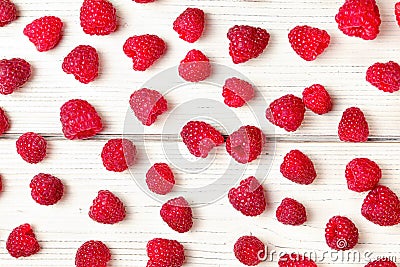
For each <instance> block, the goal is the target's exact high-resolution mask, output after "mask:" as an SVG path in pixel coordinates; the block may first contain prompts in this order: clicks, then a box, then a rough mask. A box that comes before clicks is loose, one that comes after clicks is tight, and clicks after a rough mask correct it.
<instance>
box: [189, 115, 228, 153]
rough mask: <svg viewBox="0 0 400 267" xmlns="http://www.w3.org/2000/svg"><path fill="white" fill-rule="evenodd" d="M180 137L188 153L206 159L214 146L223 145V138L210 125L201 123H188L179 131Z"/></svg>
mask: <svg viewBox="0 0 400 267" xmlns="http://www.w3.org/2000/svg"><path fill="white" fill-rule="evenodd" d="M181 137H182V140H183V142H184V143H185V145H186V147H187V148H188V149H189V152H190V153H191V154H192V155H194V156H196V157H202V158H206V157H207V156H208V153H209V152H210V151H211V150H212V149H213V148H214V147H216V146H219V145H221V144H223V143H224V137H223V136H222V134H221V133H220V132H219V131H217V130H216V129H215V128H214V127H212V126H211V125H210V124H208V123H205V122H203V121H189V122H188V123H186V125H185V126H183V128H182V130H181Z"/></svg>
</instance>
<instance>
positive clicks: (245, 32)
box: [227, 25, 269, 64]
mask: <svg viewBox="0 0 400 267" xmlns="http://www.w3.org/2000/svg"><path fill="white" fill-rule="evenodd" d="M227 37H228V39H229V41H230V43H229V55H230V56H231V57H232V61H233V63H235V64H239V63H243V62H246V61H248V60H250V59H252V58H256V57H258V56H259V55H260V54H261V53H262V52H263V51H264V49H265V48H266V47H267V45H268V42H269V33H268V32H267V31H266V30H264V29H261V28H256V27H252V26H246V25H241V26H238V25H235V26H233V27H232V28H230V29H229V31H228V34H227Z"/></svg>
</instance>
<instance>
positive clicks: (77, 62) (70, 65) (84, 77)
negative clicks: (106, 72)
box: [62, 45, 99, 84]
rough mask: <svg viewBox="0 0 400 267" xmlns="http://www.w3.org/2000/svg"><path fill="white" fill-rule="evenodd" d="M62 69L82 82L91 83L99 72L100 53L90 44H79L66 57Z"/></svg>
mask: <svg viewBox="0 0 400 267" xmlns="http://www.w3.org/2000/svg"><path fill="white" fill-rule="evenodd" d="M62 69H63V71H64V72H65V73H67V74H73V75H74V76H75V79H76V80H78V81H80V82H81V83H85V84H87V83H90V82H92V81H94V80H95V79H96V78H97V76H98V74H99V55H98V54H97V51H96V49H94V48H93V47H91V46H90V45H79V46H77V47H75V48H74V49H73V50H72V51H71V52H70V53H69V54H68V55H67V56H66V57H65V58H64V61H63V64H62Z"/></svg>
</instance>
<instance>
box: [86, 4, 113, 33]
mask: <svg viewBox="0 0 400 267" xmlns="http://www.w3.org/2000/svg"><path fill="white" fill-rule="evenodd" d="M80 20H81V27H82V29H83V31H84V32H85V33H86V34H90V35H109V34H110V33H112V32H115V30H116V29H117V15H116V10H115V8H114V6H113V5H112V4H111V3H110V2H108V1H107V0H84V1H83V4H82V7H81V10H80Z"/></svg>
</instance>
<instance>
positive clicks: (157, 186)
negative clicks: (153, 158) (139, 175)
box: [146, 163, 175, 195]
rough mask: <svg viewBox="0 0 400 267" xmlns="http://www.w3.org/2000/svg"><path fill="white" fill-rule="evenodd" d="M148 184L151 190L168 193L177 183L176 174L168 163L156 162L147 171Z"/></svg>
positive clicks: (162, 193)
mask: <svg viewBox="0 0 400 267" xmlns="http://www.w3.org/2000/svg"><path fill="white" fill-rule="evenodd" d="M146 184H147V186H148V187H149V189H150V191H152V192H154V193H156V194H159V195H166V194H168V193H169V192H171V190H172V188H173V187H174V185H175V179H174V174H173V173H172V171H171V168H170V167H169V166H168V165H167V164H166V163H155V164H154V165H153V166H151V168H150V169H149V170H148V171H147V173H146Z"/></svg>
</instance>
